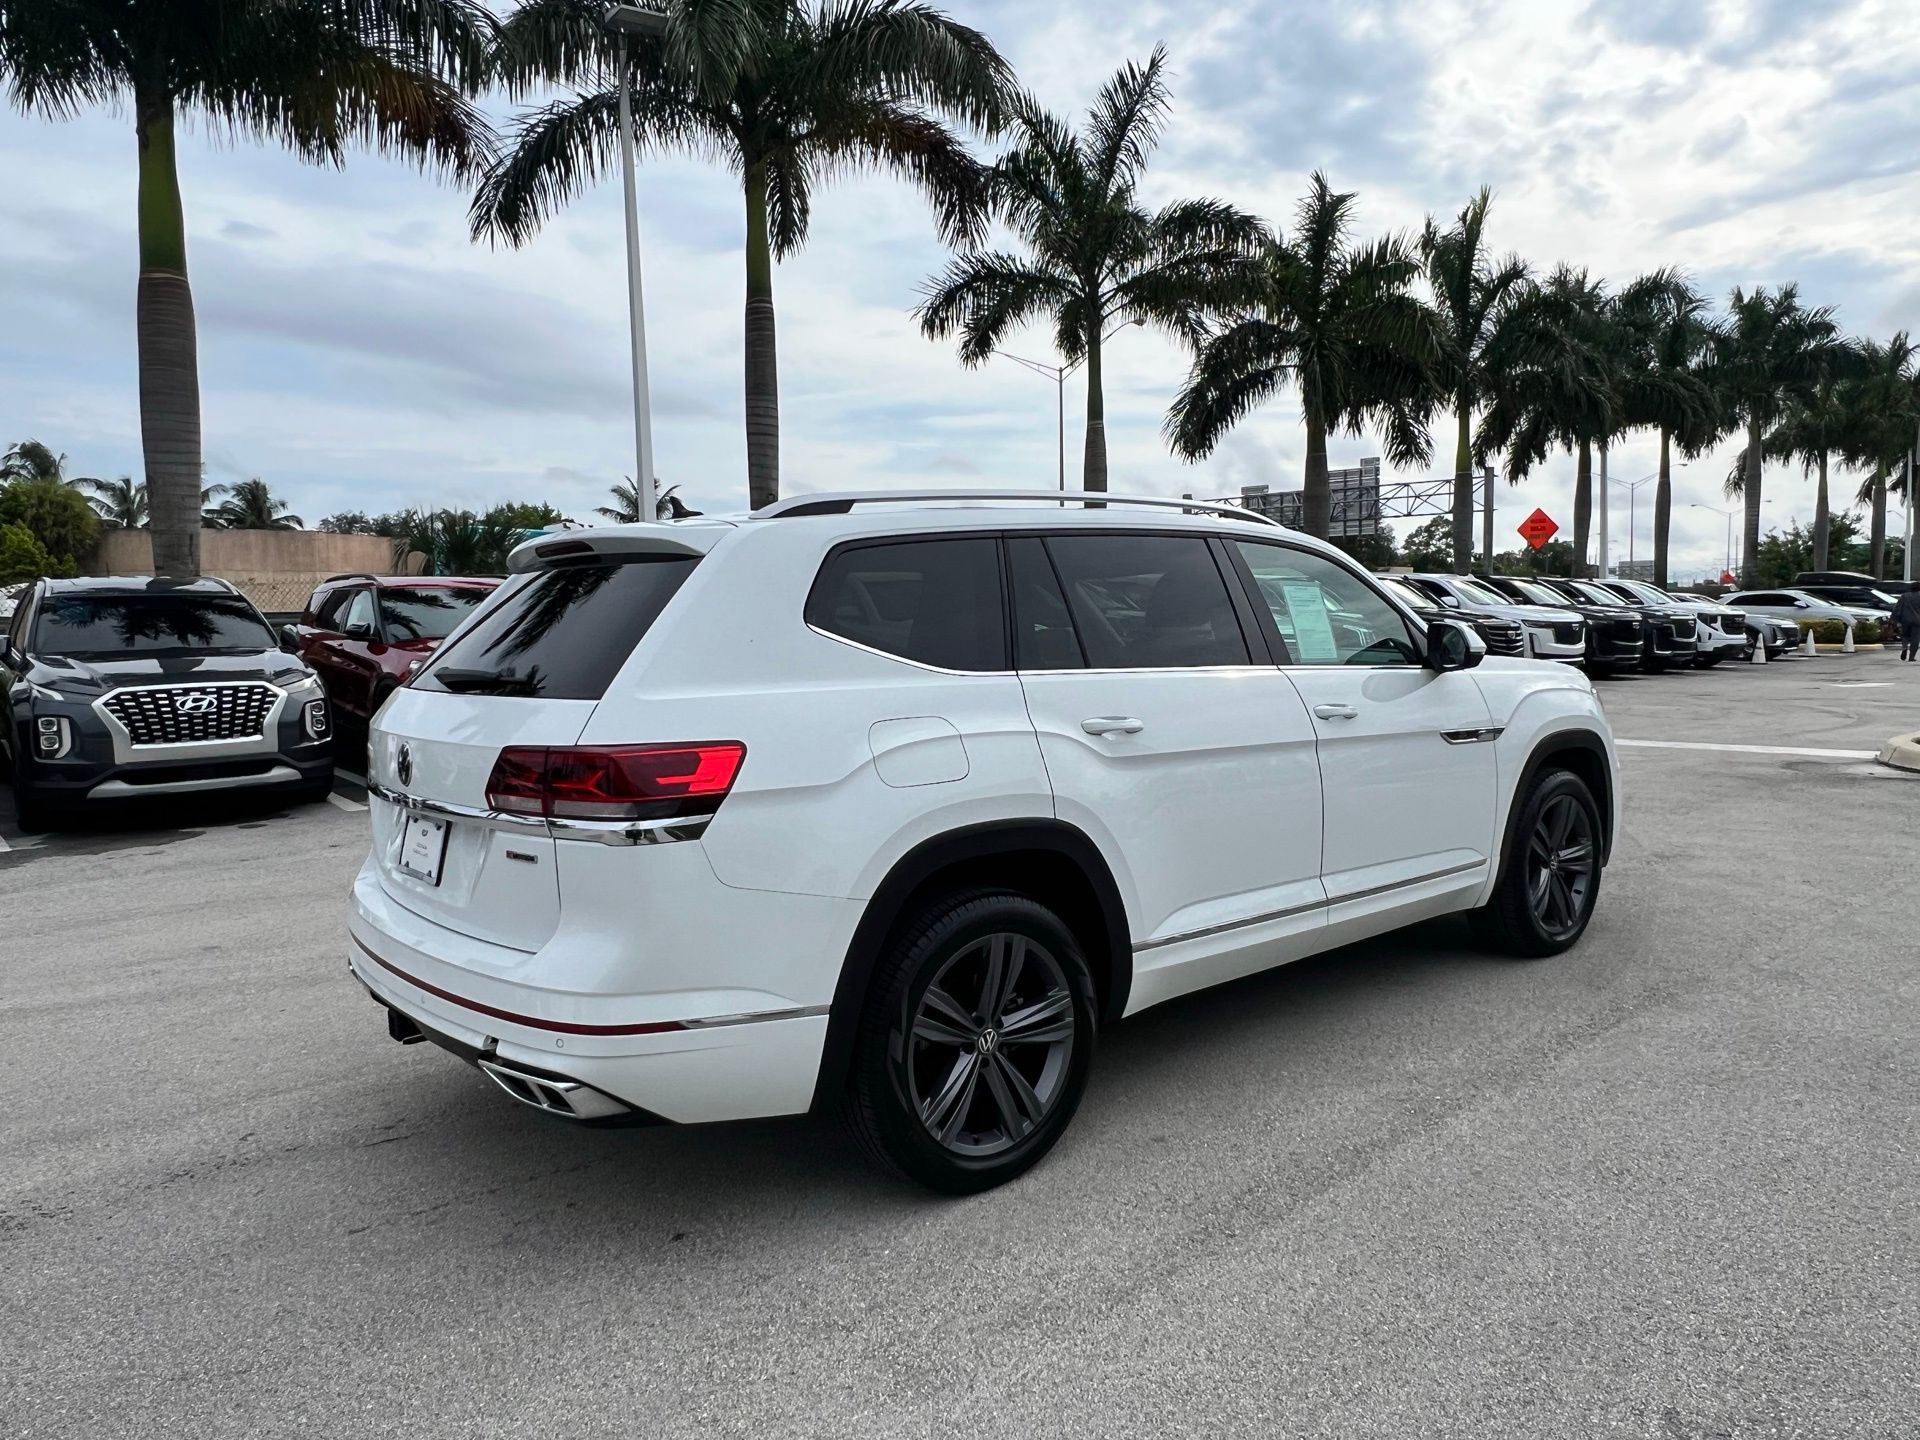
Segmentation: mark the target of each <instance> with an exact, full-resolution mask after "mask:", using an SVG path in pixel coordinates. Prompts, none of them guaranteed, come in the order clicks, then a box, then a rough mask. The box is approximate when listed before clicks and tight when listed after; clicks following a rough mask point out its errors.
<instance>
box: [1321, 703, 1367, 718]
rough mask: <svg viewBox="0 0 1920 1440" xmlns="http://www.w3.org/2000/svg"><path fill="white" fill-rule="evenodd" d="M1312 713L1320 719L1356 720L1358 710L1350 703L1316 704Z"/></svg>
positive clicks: (1358, 713)
mask: <svg viewBox="0 0 1920 1440" xmlns="http://www.w3.org/2000/svg"><path fill="white" fill-rule="evenodd" d="M1313 713H1314V715H1315V716H1316V717H1317V718H1318V719H1321V720H1357V719H1359V718H1360V712H1359V711H1358V710H1356V709H1354V708H1353V706H1351V705H1316V706H1314V707H1313Z"/></svg>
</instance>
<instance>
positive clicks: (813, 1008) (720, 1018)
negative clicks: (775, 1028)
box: [680, 1005, 828, 1030]
mask: <svg viewBox="0 0 1920 1440" xmlns="http://www.w3.org/2000/svg"><path fill="white" fill-rule="evenodd" d="M827 1010H828V1007H827V1006H825V1005H796V1006H794V1007H793V1008H791V1009H789V1010H747V1011H743V1012H742V1013H741V1014H738V1015H713V1016H709V1017H708V1018H707V1019H705V1020H682V1021H681V1022H680V1024H681V1027H682V1028H683V1029H687V1030H711V1029H714V1028H716V1027H718V1026H721V1025H757V1024H759V1023H760V1022H761V1021H763V1020H812V1019H816V1018H818V1017H819V1016H822V1015H825V1014H826V1013H827Z"/></svg>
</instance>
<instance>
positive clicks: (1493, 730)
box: [1440, 725, 1507, 745]
mask: <svg viewBox="0 0 1920 1440" xmlns="http://www.w3.org/2000/svg"><path fill="white" fill-rule="evenodd" d="M1506 733H1507V727H1506V726H1504V725H1486V726H1482V727H1481V728H1480V729H1478V730H1442V731H1441V732H1440V738H1441V739H1442V740H1444V741H1446V742H1447V744H1449V745H1484V744H1486V743H1487V742H1488V741H1489V740H1498V739H1499V738H1500V737H1501V736H1502V735H1504V734H1506Z"/></svg>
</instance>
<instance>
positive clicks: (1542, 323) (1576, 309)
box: [1474, 265, 1621, 569]
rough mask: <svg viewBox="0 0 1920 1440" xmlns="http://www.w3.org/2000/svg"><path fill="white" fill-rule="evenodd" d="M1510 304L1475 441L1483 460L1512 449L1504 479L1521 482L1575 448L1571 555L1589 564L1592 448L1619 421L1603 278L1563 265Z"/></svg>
mask: <svg viewBox="0 0 1920 1440" xmlns="http://www.w3.org/2000/svg"><path fill="white" fill-rule="evenodd" d="M1511 304H1512V306H1513V313H1512V314H1511V315H1510V316H1508V317H1505V318H1504V319H1503V321H1502V323H1501V324H1500V326H1499V327H1498V331H1497V337H1498V338H1497V343H1496V344H1494V345H1492V346H1489V347H1488V352H1487V356H1486V365H1487V373H1488V375H1489V376H1490V377H1492V380H1493V384H1494V389H1493V393H1492V397H1491V400H1490V402H1489V404H1488V406H1487V412H1486V418H1485V419H1484V420H1483V421H1482V422H1481V425H1480V432H1479V435H1478V437H1477V438H1476V440H1475V442H1474V447H1475V452H1476V458H1477V459H1479V460H1480V461H1481V462H1482V463H1485V461H1486V460H1487V458H1488V457H1489V456H1491V455H1493V454H1495V453H1496V452H1500V451H1504V452H1506V457H1507V459H1506V472H1507V479H1508V480H1509V481H1511V482H1514V483H1516V484H1517V483H1518V482H1519V481H1520V480H1521V479H1522V478H1524V477H1525V476H1526V475H1527V474H1528V473H1529V472H1531V470H1532V469H1533V467H1534V466H1535V465H1537V464H1539V463H1541V462H1542V461H1544V460H1545V459H1546V458H1547V456H1548V455H1549V454H1551V453H1552V452H1553V451H1554V450H1563V451H1566V452H1567V453H1569V454H1572V455H1575V456H1577V457H1578V463H1577V467H1576V470H1575V473H1574V493H1573V556H1574V563H1575V567H1576V569H1577V568H1579V567H1580V566H1584V565H1585V564H1586V563H1587V538H1588V534H1589V531H1590V530H1591V528H1592V521H1593V450H1594V447H1595V446H1596V445H1604V444H1605V443H1606V442H1607V439H1608V437H1609V436H1611V435H1613V434H1614V433H1616V431H1617V430H1618V428H1619V426H1620V416H1621V407H1620V398H1619V395H1618V393H1617V392H1616V390H1615V388H1614V370H1615V364H1616V361H1617V358H1618V356H1617V347H1618V340H1617V338H1616V336H1615V334H1614V332H1613V328H1612V322H1611V318H1610V315H1609V308H1610V307H1609V301H1608V298H1607V291H1606V286H1605V285H1604V284H1602V283H1601V282H1600V281H1598V280H1595V279H1593V278H1592V277H1591V276H1589V275H1588V274H1587V272H1586V271H1585V270H1576V269H1574V268H1572V267H1571V266H1567V265H1560V266H1557V267H1555V269H1554V271H1553V273H1552V274H1551V275H1550V276H1549V277H1548V278H1547V282H1546V284H1544V285H1530V286H1529V287H1527V289H1526V290H1525V291H1524V292H1522V293H1521V294H1519V295H1518V296H1516V297H1514V298H1513V299H1512V301H1511Z"/></svg>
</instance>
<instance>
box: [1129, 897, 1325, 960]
mask: <svg viewBox="0 0 1920 1440" xmlns="http://www.w3.org/2000/svg"><path fill="white" fill-rule="evenodd" d="M1326 908H1327V902H1326V901H1324V900H1315V901H1314V902H1313V903H1312V904H1311V905H1289V906H1287V907H1286V909H1284V910H1268V911H1266V912H1264V913H1263V914H1259V915H1249V916H1248V917H1247V918H1246V919H1244V920H1228V921H1225V922H1223V923H1221V924H1219V925H1206V926H1202V927H1201V928H1200V929H1198V930H1183V931H1181V932H1180V933H1179V934H1178V935H1163V936H1161V937H1160V938H1159V939H1158V940H1142V941H1141V942H1140V943H1139V944H1137V945H1135V946H1134V947H1133V953H1134V954H1136V955H1139V954H1141V953H1143V952H1144V951H1147V950H1158V949H1159V948H1160V947H1161V946H1163V945H1178V944H1180V943H1181V942H1182V941H1186V940H1200V939H1204V938H1205V937H1206V936H1208V935H1224V934H1226V933H1227V931H1229V930H1244V929H1246V928H1247V927H1248V926H1249V925H1265V924H1266V923H1268V922H1269V921H1271V920H1290V919H1292V918H1293V917H1294V916H1295V915H1307V914H1311V913H1312V912H1313V911H1315V910H1324V909H1326Z"/></svg>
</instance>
